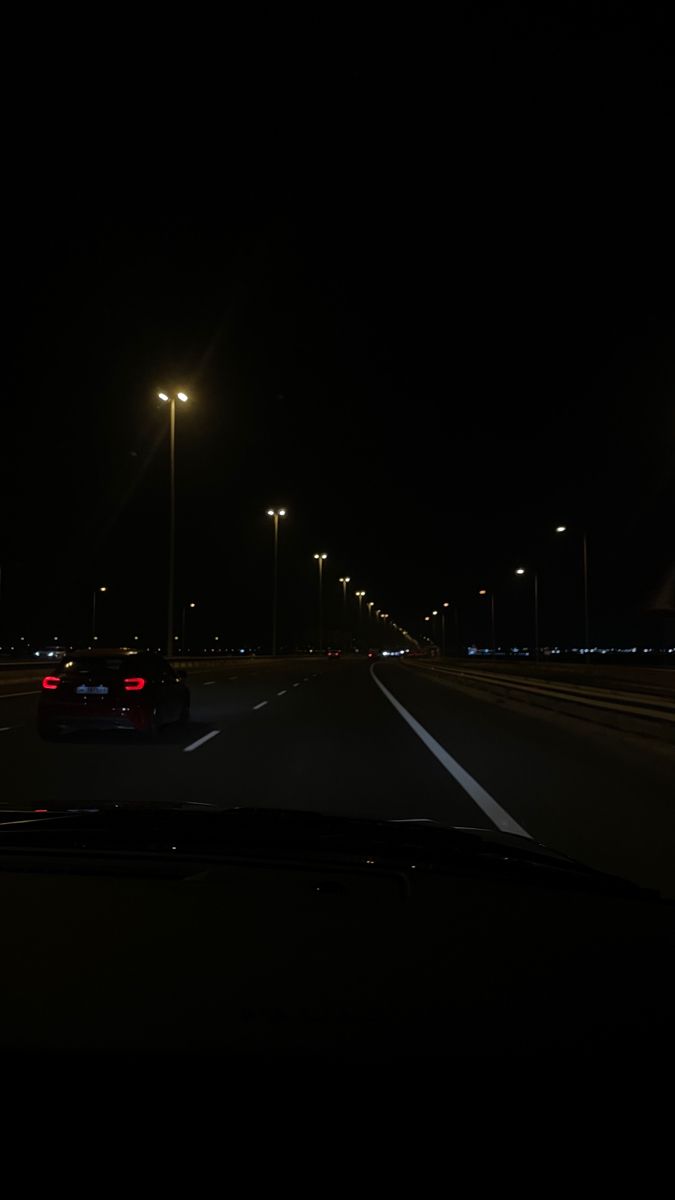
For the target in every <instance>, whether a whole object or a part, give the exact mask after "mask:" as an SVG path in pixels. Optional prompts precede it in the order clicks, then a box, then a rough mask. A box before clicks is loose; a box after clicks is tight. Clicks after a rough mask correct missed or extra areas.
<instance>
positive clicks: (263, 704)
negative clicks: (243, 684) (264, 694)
mask: <svg viewBox="0 0 675 1200" xmlns="http://www.w3.org/2000/svg"><path fill="white" fill-rule="evenodd" d="M266 704H267V701H266V700H261V701H260V704H254V705H253V711H254V712H255V710H256V709H257V708H264V707H265V705H266Z"/></svg>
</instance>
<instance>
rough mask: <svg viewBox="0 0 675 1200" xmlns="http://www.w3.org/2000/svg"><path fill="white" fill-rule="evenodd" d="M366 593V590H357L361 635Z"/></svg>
mask: <svg viewBox="0 0 675 1200" xmlns="http://www.w3.org/2000/svg"><path fill="white" fill-rule="evenodd" d="M365 594H366V593H365V592H356V599H357V600H358V602H359V637H361V630H362V629H363V598H364V596H365Z"/></svg>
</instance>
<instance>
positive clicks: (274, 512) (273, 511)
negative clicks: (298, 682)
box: [267, 508, 286, 658]
mask: <svg viewBox="0 0 675 1200" xmlns="http://www.w3.org/2000/svg"><path fill="white" fill-rule="evenodd" d="M267 515H268V517H273V518H274V583H273V587H272V657H273V658H276V653H277V597H278V572H279V517H285V516H286V509H285V508H268V510H267Z"/></svg>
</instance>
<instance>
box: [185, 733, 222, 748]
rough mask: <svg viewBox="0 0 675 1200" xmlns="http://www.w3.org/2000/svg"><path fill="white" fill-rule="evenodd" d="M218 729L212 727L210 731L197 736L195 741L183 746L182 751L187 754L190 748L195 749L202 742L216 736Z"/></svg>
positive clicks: (201, 744) (202, 743)
mask: <svg viewBox="0 0 675 1200" xmlns="http://www.w3.org/2000/svg"><path fill="white" fill-rule="evenodd" d="M219 733H220V730H219V729H212V730H211V732H210V733H205V734H204V736H203V737H200V738H197V741H196V742H191V743H190V745H189V746H184V747H183V753H184V754H189V753H190V751H191V750H197V749H198V748H199V747H200V746H203V745H204V742H210V741H211V738H214V737H218V734H219Z"/></svg>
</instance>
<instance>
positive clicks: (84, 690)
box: [76, 683, 108, 696]
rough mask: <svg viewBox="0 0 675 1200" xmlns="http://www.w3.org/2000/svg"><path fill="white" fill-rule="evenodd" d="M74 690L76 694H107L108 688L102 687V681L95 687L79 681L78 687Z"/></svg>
mask: <svg viewBox="0 0 675 1200" xmlns="http://www.w3.org/2000/svg"><path fill="white" fill-rule="evenodd" d="M76 690H77V694H78V696H107V695H108V689H107V687H104V686H103V684H102V683H99V684H97V685H96V687H87V685H86V684H85V683H81V684H80V686H79V688H77V689H76Z"/></svg>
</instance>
